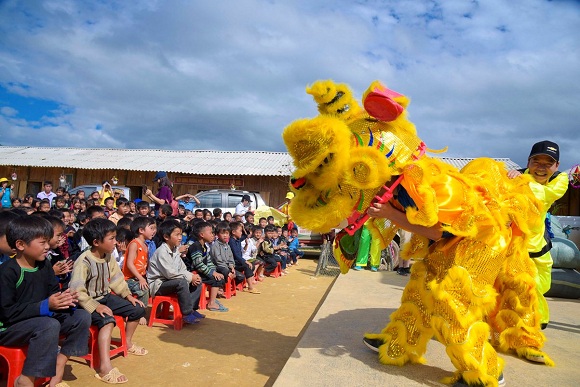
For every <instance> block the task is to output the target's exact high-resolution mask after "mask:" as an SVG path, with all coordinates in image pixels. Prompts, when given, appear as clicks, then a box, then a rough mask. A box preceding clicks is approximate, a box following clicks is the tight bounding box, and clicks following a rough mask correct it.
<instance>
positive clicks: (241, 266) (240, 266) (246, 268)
mask: <svg viewBox="0 0 580 387" xmlns="http://www.w3.org/2000/svg"><path fill="white" fill-rule="evenodd" d="M235 269H236V271H238V272H240V273H242V274H243V276H244V277H245V278H251V277H253V276H254V270H253V269H252V268H251V267H250V265H249V264H248V263H247V262H245V261H244V262H240V261H236V267H235ZM236 277H237V276H236ZM236 281H237V278H236Z"/></svg>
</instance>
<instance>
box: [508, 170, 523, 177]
mask: <svg viewBox="0 0 580 387" xmlns="http://www.w3.org/2000/svg"><path fill="white" fill-rule="evenodd" d="M520 175H521V172H520V171H518V170H517V169H512V170H509V171H508V173H507V177H509V178H510V179H515V178H516V177H518V176H520Z"/></svg>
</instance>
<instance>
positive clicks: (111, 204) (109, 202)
mask: <svg viewBox="0 0 580 387" xmlns="http://www.w3.org/2000/svg"><path fill="white" fill-rule="evenodd" d="M103 204H104V206H105V207H104V208H103V210H104V211H105V216H106V217H107V219H108V218H109V217H110V216H111V215H113V213H114V212H115V199H113V197H112V196H108V197H106V198H105V199H104V200H103Z"/></svg>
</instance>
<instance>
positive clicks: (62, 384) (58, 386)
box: [54, 382, 70, 387]
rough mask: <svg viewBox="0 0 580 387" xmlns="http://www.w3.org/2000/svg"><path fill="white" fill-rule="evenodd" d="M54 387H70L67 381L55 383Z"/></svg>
mask: <svg viewBox="0 0 580 387" xmlns="http://www.w3.org/2000/svg"><path fill="white" fill-rule="evenodd" d="M54 387H70V386H69V385H68V384H67V383H66V382H60V383H57V384H55V385H54Z"/></svg>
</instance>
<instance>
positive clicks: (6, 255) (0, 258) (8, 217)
mask: <svg viewBox="0 0 580 387" xmlns="http://www.w3.org/2000/svg"><path fill="white" fill-rule="evenodd" d="M19 217H20V215H18V214H15V213H14V212H12V211H1V212H0V265H1V264H3V263H4V262H6V261H8V260H9V259H10V257H11V256H13V255H14V253H15V251H14V250H13V249H12V248H11V247H10V245H9V244H8V241H7V240H6V230H7V229H8V224H10V222H11V221H13V220H14V219H16V218H19Z"/></svg>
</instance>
